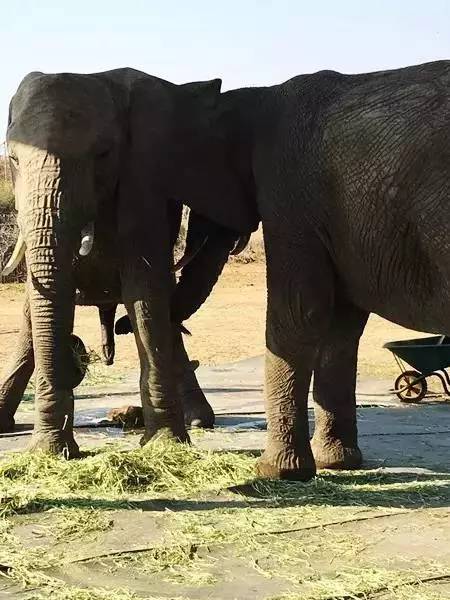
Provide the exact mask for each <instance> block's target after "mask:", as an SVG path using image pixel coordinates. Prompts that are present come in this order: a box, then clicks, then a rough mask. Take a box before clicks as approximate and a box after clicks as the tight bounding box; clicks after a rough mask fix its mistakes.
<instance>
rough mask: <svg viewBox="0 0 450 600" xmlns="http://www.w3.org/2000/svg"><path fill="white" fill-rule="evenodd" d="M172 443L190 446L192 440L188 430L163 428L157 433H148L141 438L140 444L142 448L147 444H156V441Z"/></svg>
mask: <svg viewBox="0 0 450 600" xmlns="http://www.w3.org/2000/svg"><path fill="white" fill-rule="evenodd" d="M164 440H167V441H171V442H181V443H184V444H190V443H191V440H190V438H189V435H188V432H187V431H186V429H184V428H182V429H180V430H178V431H177V430H175V429H173V428H172V427H161V428H160V429H157V430H156V431H146V432H145V433H144V435H143V436H142V437H141V439H140V441H139V443H140V445H141V446H145V445H146V444H149V443H152V442H156V441H158V442H159V441H164Z"/></svg>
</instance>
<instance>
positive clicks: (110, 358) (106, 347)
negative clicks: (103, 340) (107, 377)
mask: <svg viewBox="0 0 450 600" xmlns="http://www.w3.org/2000/svg"><path fill="white" fill-rule="evenodd" d="M115 353H116V349H115V347H114V346H111V345H110V344H103V345H102V354H103V364H104V365H106V366H108V367H109V366H110V365H112V364H113V363H114V355H115Z"/></svg>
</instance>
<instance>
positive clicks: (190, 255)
mask: <svg viewBox="0 0 450 600" xmlns="http://www.w3.org/2000/svg"><path fill="white" fill-rule="evenodd" d="M207 239H208V236H206V237H205V239H204V240H203V241H202V243H201V244H199V245H198V247H197V248H193V249H191V251H190V252H186V253H185V254H183V256H182V257H181V258H180V260H179V261H178V262H177V263H175V265H174V266H173V267H172V273H176V272H177V271H181V269H184V267H185V266H186V265H188V264H189V263H190V262H191V260H193V259H194V258H195V257H196V256H197V254H198V253H199V252H200V250H201V249H202V248H203V246H204V245H205V244H206V241H207Z"/></svg>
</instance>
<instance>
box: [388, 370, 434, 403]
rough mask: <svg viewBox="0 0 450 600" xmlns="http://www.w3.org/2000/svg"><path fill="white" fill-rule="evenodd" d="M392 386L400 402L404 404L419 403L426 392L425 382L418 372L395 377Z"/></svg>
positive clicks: (406, 372)
mask: <svg viewBox="0 0 450 600" xmlns="http://www.w3.org/2000/svg"><path fill="white" fill-rule="evenodd" d="M421 377H422V379H420V378H421ZM394 386H395V387H394V389H395V393H396V394H397V397H398V398H399V399H400V402H406V403H411V402H420V401H421V400H422V399H423V398H424V397H425V395H426V393H427V391H428V386H427V380H426V379H425V377H423V375H422V374H421V373H419V372H418V371H405V372H404V373H402V374H401V375H399V376H398V377H397V379H396V380H395V384H394Z"/></svg>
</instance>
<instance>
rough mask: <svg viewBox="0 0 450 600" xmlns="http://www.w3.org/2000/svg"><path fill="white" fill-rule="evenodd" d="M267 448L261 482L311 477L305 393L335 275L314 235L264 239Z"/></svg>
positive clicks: (261, 463) (324, 326) (260, 470)
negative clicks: (298, 239)
mask: <svg viewBox="0 0 450 600" xmlns="http://www.w3.org/2000/svg"><path fill="white" fill-rule="evenodd" d="M264 235H265V243H266V255H267V283H268V308H267V328H266V347H267V350H266V389H265V395H266V413H267V422H268V442H267V447H266V450H265V452H264V454H263V455H262V457H261V458H260V459H259V462H258V465H257V470H258V473H259V474H260V475H262V476H263V477H271V478H281V479H295V480H300V481H307V480H309V479H311V478H312V477H314V475H315V472H316V467H315V462H314V457H313V454H312V451H311V446H310V441H309V430H308V391H309V384H310V380H311V374H312V370H313V367H314V363H315V359H316V356H317V352H318V349H319V347H320V344H321V341H322V339H323V337H324V335H325V333H326V331H327V329H328V326H329V322H330V319H331V316H332V310H333V303H334V276H333V271H332V266H331V264H330V261H329V258H328V255H327V252H326V249H325V248H324V247H323V246H322V245H321V243H320V241H319V240H317V238H315V237H314V235H313V234H311V235H309V234H307V235H305V236H302V237H301V240H300V242H297V243H295V242H294V241H293V240H292V236H287V235H281V236H280V235H279V236H273V237H272V236H271V235H267V231H265V232H264Z"/></svg>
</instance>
